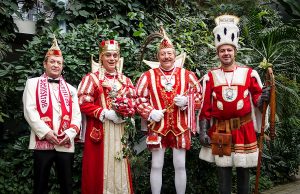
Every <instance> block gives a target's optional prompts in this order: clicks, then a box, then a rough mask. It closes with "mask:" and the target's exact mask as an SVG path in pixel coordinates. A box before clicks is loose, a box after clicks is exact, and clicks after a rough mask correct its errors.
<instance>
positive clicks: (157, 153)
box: [150, 149, 165, 194]
mask: <svg viewBox="0 0 300 194" xmlns="http://www.w3.org/2000/svg"><path fill="white" fill-rule="evenodd" d="M164 155H165V149H158V150H153V151H152V163H151V173H150V185H151V191H152V194H160V190H161V185H162V169H163V166H164Z"/></svg>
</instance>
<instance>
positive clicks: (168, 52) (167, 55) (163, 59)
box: [157, 48, 175, 70]
mask: <svg viewBox="0 0 300 194" xmlns="http://www.w3.org/2000/svg"><path fill="white" fill-rule="evenodd" d="M157 58H158V61H159V63H160V65H161V67H162V68H163V69H165V70H169V69H172V68H173V67H174V62H175V50H174V49H173V48H164V49H160V50H159V52H158V54H157Z"/></svg>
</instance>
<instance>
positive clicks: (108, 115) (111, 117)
mask: <svg viewBox="0 0 300 194" xmlns="http://www.w3.org/2000/svg"><path fill="white" fill-rule="evenodd" d="M104 117H105V118H106V119H108V120H111V121H112V122H114V123H116V124H120V123H123V122H125V121H124V120H123V119H121V118H120V117H119V116H118V115H117V113H116V112H115V111H114V110H108V109H106V110H105V113H104Z"/></svg>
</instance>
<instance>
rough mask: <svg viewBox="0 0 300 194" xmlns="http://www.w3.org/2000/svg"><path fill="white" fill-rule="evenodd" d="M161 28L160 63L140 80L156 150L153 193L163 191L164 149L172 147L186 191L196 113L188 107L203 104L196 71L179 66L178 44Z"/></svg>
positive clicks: (141, 105) (141, 104) (181, 189)
mask: <svg viewBox="0 0 300 194" xmlns="http://www.w3.org/2000/svg"><path fill="white" fill-rule="evenodd" d="M161 30H162V32H161V33H162V38H163V39H162V41H161V43H160V46H159V49H158V53H157V58H158V60H159V63H160V64H159V67H157V68H153V69H150V70H149V71H147V72H145V73H144V74H142V76H141V77H140V79H139V81H138V82H137V85H136V93H137V98H136V107H137V112H138V113H139V114H140V115H141V116H142V118H143V119H145V120H148V121H149V122H150V124H149V125H148V135H147V140H146V143H147V146H148V148H149V149H150V150H151V152H152V164H151V174H150V184H151V190H152V193H153V194H159V193H160V191H161V186H162V169H163V164H164V153H165V150H166V148H172V150H173V165H174V168H175V187H176V192H177V193H178V194H183V193H185V189H186V170H185V158H186V157H185V155H186V150H189V149H190V146H191V130H190V129H191V126H188V121H189V119H191V117H192V115H189V114H188V112H189V111H188V110H189V109H191V108H199V107H200V92H201V86H200V84H199V83H198V80H197V78H196V76H195V74H194V73H192V72H190V71H188V70H185V69H184V68H181V67H177V66H175V64H174V63H175V54H176V52H175V49H174V46H173V45H172V43H171V41H170V40H169V38H168V37H167V36H166V34H165V32H164V30H163V29H161ZM149 37H151V35H149ZM147 40H148V39H147ZM147 40H146V42H147ZM189 102H191V103H189ZM193 113H194V112H193Z"/></svg>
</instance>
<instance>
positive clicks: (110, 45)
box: [99, 40, 120, 53]
mask: <svg viewBox="0 0 300 194" xmlns="http://www.w3.org/2000/svg"><path fill="white" fill-rule="evenodd" d="M99 46H100V49H101V53H105V52H107V51H117V52H120V45H119V43H118V42H117V41H115V40H103V41H102V42H101V43H100V45H99Z"/></svg>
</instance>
